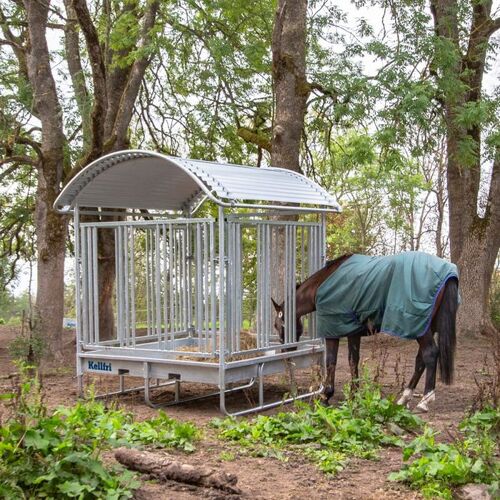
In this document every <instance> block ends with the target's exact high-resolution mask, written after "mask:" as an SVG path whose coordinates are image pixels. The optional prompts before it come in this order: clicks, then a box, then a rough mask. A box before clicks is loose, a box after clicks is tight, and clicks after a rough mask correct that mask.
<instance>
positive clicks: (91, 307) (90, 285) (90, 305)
mask: <svg viewBox="0 0 500 500" xmlns="http://www.w3.org/2000/svg"><path fill="white" fill-rule="evenodd" d="M85 240H86V244H87V249H86V250H87V276H86V279H87V311H88V319H87V322H88V329H89V335H90V339H91V342H92V343H93V344H95V343H96V339H95V332H94V301H93V280H92V228H91V227H87V228H86V238H85Z"/></svg>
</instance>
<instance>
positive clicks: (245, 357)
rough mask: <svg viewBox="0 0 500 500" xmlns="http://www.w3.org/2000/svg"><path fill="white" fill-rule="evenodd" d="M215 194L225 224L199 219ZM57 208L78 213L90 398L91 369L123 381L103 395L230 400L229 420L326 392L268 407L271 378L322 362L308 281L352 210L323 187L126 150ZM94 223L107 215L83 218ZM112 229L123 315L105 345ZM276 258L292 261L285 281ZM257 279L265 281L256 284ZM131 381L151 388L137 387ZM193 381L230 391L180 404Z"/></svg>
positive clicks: (83, 365)
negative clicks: (242, 393)
mask: <svg viewBox="0 0 500 500" xmlns="http://www.w3.org/2000/svg"><path fill="white" fill-rule="evenodd" d="M206 200H211V201H212V202H214V203H215V204H216V205H217V207H218V208H217V217H196V216H195V213H196V212H197V211H198V209H199V208H200V207H201V205H202V204H203V203H204V202H205V201H206ZM285 204H286V205H285ZM54 207H55V209H56V210H58V211H59V212H61V213H66V214H67V213H73V216H74V230H75V279H76V312H77V352H76V358H77V379H78V389H79V394H80V395H81V394H82V393H83V388H84V387H83V386H84V374H85V373H87V372H88V373H94V374H110V375H117V376H118V379H119V389H118V390H117V391H115V392H110V393H107V394H105V395H103V396H110V395H114V394H126V393H129V392H132V391H144V399H145V402H146V403H147V404H148V405H150V406H166V405H168V404H177V403H181V402H186V401H192V400H194V399H201V398H206V397H209V396H214V395H218V396H219V405H220V410H221V412H223V413H226V414H229V415H243V414H246V413H250V412H254V411H259V410H264V409H268V408H272V407H274V406H278V405H281V404H284V403H288V402H290V401H293V400H296V399H302V398H308V397H311V396H314V395H315V394H318V393H319V392H320V391H321V387H319V388H317V389H315V390H309V391H307V392H306V393H303V394H300V395H293V396H290V397H286V398H282V399H280V400H277V401H272V402H269V403H266V402H265V401H264V377H265V376H266V375H271V374H276V373H282V372H285V371H287V370H290V369H291V368H290V367H291V366H293V367H294V368H305V367H309V366H312V365H314V364H320V365H322V366H323V367H324V345H323V343H322V341H321V340H320V339H317V338H316V331H315V318H314V313H313V314H311V315H309V317H308V318H307V319H306V321H305V324H306V328H305V332H304V335H303V337H302V338H301V340H300V341H298V342H297V341H295V326H296V325H295V320H294V318H295V286H296V280H297V278H299V279H300V280H303V279H305V278H306V277H307V276H309V275H310V274H311V273H313V272H314V271H316V270H317V269H319V268H320V267H322V265H324V262H325V245H326V244H325V218H326V217H325V216H326V214H327V213H328V212H338V211H339V210H340V207H339V205H338V204H337V202H336V201H335V200H334V198H333V197H332V196H331V195H330V194H329V193H328V192H327V191H325V190H324V189H323V188H321V187H320V186H319V185H317V184H316V183H314V182H313V181H311V180H310V179H308V178H306V177H304V176H302V175H300V174H297V173H295V172H292V171H290V170H286V169H280V168H274V167H267V168H266V167H263V168H255V167H245V166H240V165H227V164H222V163H217V162H204V161H200V160H185V159H180V158H174V157H169V156H165V155H162V154H159V153H154V152H148V151H120V152H117V153H112V154H109V155H107V156H104V157H102V158H100V159H98V160H96V161H94V162H93V163H91V164H90V165H88V166H87V167H85V168H84V169H83V170H82V171H81V172H80V173H79V174H78V175H77V176H75V177H74V178H73V179H72V180H71V181H70V183H69V184H68V185H67V186H66V187H65V188H64V190H63V191H62V193H61V194H60V196H59V197H58V199H57V200H56V202H55V204H54ZM96 207H97V208H96ZM117 209H121V211H120V212H119V216H120V218H121V219H124V220H112V221H109V220H107V221H104V220H102V219H104V218H106V217H108V216H116V215H117V212H116V210H117ZM145 211H147V212H145ZM145 214H146V218H145V217H144V215H145ZM85 215H94V216H98V217H94V218H97V219H101V220H98V221H97V222H85V221H82V216H85ZM280 215H293V216H294V217H293V218H290V217H289V218H288V219H292V220H283V219H285V218H283V217H281V218H278V217H277V216H280ZM103 231H108V232H112V234H113V236H114V247H115V274H116V277H115V293H114V295H115V304H114V312H115V317H116V320H115V328H114V331H113V332H112V335H111V339H108V340H101V338H100V337H101V335H100V334H101V332H100V324H99V315H98V313H99V280H98V272H99V265H98V259H99V255H98V254H99V250H98V248H99V247H98V245H99V238H100V236H99V235H100V234H101V233H102V232H103ZM277 259H280V260H281V261H282V262H284V271H283V273H284V274H283V275H282V276H281V278H280V277H279V276H278V274H277V273H278V272H279V271H277V269H278V267H279V266H277ZM249 276H250V277H252V278H251V280H253V277H255V283H253V281H250V284H249V282H248V279H249V278H248V277H249ZM245 280H246V281H245ZM277 283H281V285H280V286H281V287H282V288H280V289H281V290H282V295H283V297H284V300H285V306H286V307H285V310H286V312H287V317H286V318H285V326H286V328H285V338H284V342H283V343H280V342H279V339H278V338H277V337H276V335H275V332H274V331H273V323H272V317H273V314H272V304H271V293H272V291H273V290H276V286H277ZM253 290H254V291H255V292H256V296H255V299H254V298H253V296H252V294H251V293H250V292H251V291H253ZM245 316H246V318H245ZM249 322H250V323H249ZM245 324H247V325H248V324H252V325H253V330H254V331H253V332H252V333H250V334H247V336H249V338H250V339H251V340H252V342H253V343H254V345H251V346H245V345H243V343H242V335H243V334H244V332H242V327H243V325H245ZM108 337H109V335H108ZM126 376H134V377H141V378H143V380H144V383H143V385H141V386H140V387H134V388H131V389H125V377H126ZM154 379H156V384H155V385H153V386H152V385H151V381H152V380H154ZM160 381H163V382H160ZM182 381H186V382H198V383H205V384H211V385H215V386H217V388H218V390H217V391H215V392H213V393H210V394H205V395H200V396H195V397H190V398H185V399H181V397H180V384H181V382H182ZM256 384H257V386H258V403H257V404H255V405H253V406H251V407H250V408H246V409H243V410H239V411H234V412H229V411H228V409H227V408H226V395H227V394H228V393H231V392H234V391H237V390H241V389H245V388H249V387H252V386H254V385H256ZM168 385H173V387H174V394H173V399H172V401H170V402H168V403H163V404H161V405H157V404H156V403H154V402H153V401H152V398H151V390H152V389H154V388H158V387H164V386H168Z"/></svg>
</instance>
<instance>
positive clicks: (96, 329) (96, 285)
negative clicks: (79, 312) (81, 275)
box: [92, 227, 100, 344]
mask: <svg viewBox="0 0 500 500" xmlns="http://www.w3.org/2000/svg"><path fill="white" fill-rule="evenodd" d="M98 266H99V263H98V259H97V227H93V228H92V279H93V286H92V288H93V297H92V298H93V301H94V336H95V340H96V343H97V344H98V343H99V341H100V335H99V333H100V332H99V281H98V272H99V267H98Z"/></svg>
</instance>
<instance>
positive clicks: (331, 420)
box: [213, 377, 421, 474]
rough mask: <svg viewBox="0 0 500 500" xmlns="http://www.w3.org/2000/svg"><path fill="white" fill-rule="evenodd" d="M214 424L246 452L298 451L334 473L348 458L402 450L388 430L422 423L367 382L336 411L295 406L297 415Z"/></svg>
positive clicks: (221, 433) (262, 417) (261, 416)
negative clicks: (260, 449)
mask: <svg viewBox="0 0 500 500" xmlns="http://www.w3.org/2000/svg"><path fill="white" fill-rule="evenodd" d="M213 425H215V426H216V427H217V428H218V429H219V436H220V437H221V438H223V439H228V440H232V441H236V442H238V443H239V444H240V445H242V446H245V447H251V448H252V447H259V446H262V445H265V447H266V448H273V447H275V448H278V449H280V448H288V449H289V448H292V449H293V448H295V449H300V450H302V451H303V453H305V455H306V456H307V457H309V458H310V459H311V460H312V461H313V462H315V463H316V464H317V465H318V466H319V468H320V469H321V470H323V471H324V472H326V473H330V474H335V473H336V472H338V471H340V470H342V469H343V468H344V466H345V465H346V463H347V461H348V459H349V457H350V456H356V457H362V458H369V459H373V458H376V456H377V451H378V450H379V448H380V447H381V446H402V445H403V441H402V439H401V438H400V437H397V436H395V435H393V434H391V432H390V431H389V430H388V429H390V427H391V426H395V425H396V426H398V427H400V428H403V429H415V428H418V427H419V426H420V425H421V421H420V419H419V418H418V417H416V416H414V415H413V414H411V413H410V412H409V411H408V410H407V409H406V408H404V407H402V406H400V405H397V404H395V403H394V401H393V400H392V399H387V398H384V397H382V395H381V392H380V388H379V387H378V386H376V385H375V384H373V383H371V382H369V381H368V379H367V378H366V377H365V379H364V380H363V381H362V384H361V387H360V389H359V391H357V392H355V393H353V394H350V392H349V390H347V389H346V400H345V401H344V402H343V403H342V404H341V405H340V406H339V407H338V408H332V407H325V406H323V405H322V404H321V403H320V402H316V403H314V404H313V405H312V406H310V405H305V404H298V405H297V407H296V411H295V412H282V413H278V414H277V415H272V416H264V415H260V416H258V417H257V418H255V419H253V420H236V419H232V418H226V419H223V420H220V419H215V420H214V421H213Z"/></svg>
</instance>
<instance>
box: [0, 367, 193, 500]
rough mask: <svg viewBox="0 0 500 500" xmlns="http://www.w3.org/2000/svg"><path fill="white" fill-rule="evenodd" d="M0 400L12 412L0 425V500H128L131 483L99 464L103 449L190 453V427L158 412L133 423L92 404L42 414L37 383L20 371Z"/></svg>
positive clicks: (128, 476) (125, 475) (120, 413)
mask: <svg viewBox="0 0 500 500" xmlns="http://www.w3.org/2000/svg"><path fill="white" fill-rule="evenodd" d="M24 370H25V369H23V371H24ZM0 398H1V399H4V400H7V401H10V402H11V407H12V416H11V418H10V419H9V420H8V421H7V422H5V424H4V425H2V427H1V428H0V497H2V498H3V497H6V498H35V497H36V498H40V497H43V498H45V497H47V498H73V497H78V498H81V499H90V498H109V499H113V498H115V499H118V498H131V496H132V492H133V490H134V489H136V488H137V487H138V486H139V483H138V481H137V480H136V479H135V476H134V475H133V474H132V473H130V472H129V471H127V470H124V469H123V468H121V467H107V466H105V465H104V464H103V462H102V459H101V455H102V452H103V451H105V450H108V449H109V448H111V447H113V446H117V445H125V446H130V445H134V444H138V445H140V444H152V445H155V446H160V447H164V446H172V447H176V448H179V449H182V450H185V451H192V450H193V449H194V446H193V441H194V440H195V439H198V438H199V432H198V430H197V429H196V428H195V427H194V425H193V424H191V423H180V422H177V421H175V420H174V419H171V418H169V417H168V416H167V415H166V414H165V413H162V412H160V414H159V416H158V417H156V418H154V419H151V420H145V421H143V422H138V423H135V422H134V421H133V418H132V415H131V414H129V413H125V412H123V411H121V410H118V409H117V408H114V407H111V408H107V407H106V406H105V405H104V404H103V403H101V402H96V401H94V400H90V401H88V402H78V403H77V404H76V405H75V406H73V407H71V408H65V407H61V408H58V409H57V410H55V411H54V412H52V413H49V412H48V411H47V408H46V407H45V405H44V403H43V400H42V392H41V388H40V384H39V382H38V379H37V378H36V377H35V378H33V379H29V378H27V375H26V373H25V376H24V378H23V381H22V382H21V384H20V385H19V388H18V389H17V391H15V392H13V393H8V394H2V395H0Z"/></svg>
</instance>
